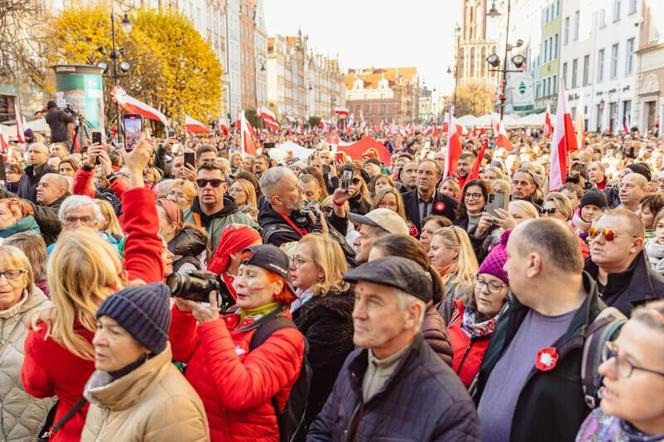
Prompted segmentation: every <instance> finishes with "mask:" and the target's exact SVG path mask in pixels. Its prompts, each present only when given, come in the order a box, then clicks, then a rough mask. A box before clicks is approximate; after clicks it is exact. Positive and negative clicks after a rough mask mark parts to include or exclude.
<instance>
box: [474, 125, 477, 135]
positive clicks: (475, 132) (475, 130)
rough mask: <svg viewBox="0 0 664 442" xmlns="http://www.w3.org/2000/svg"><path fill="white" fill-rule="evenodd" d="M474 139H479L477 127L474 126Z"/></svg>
mask: <svg viewBox="0 0 664 442" xmlns="http://www.w3.org/2000/svg"><path fill="white" fill-rule="evenodd" d="M473 138H477V126H473Z"/></svg>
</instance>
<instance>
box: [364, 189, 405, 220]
mask: <svg viewBox="0 0 664 442" xmlns="http://www.w3.org/2000/svg"><path fill="white" fill-rule="evenodd" d="M387 194H392V195H394V196H395V197H396V199H397V213H398V214H399V216H400V217H401V218H403V219H404V221H406V209H405V208H404V203H403V197H402V196H401V192H399V191H398V190H397V189H395V188H394V187H386V188H384V189H381V190H379V191H378V193H376V196H374V198H373V201H372V202H371V210H374V209H378V205H379V204H380V203H381V201H383V198H385V195H387Z"/></svg>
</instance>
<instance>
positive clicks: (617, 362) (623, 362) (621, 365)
mask: <svg viewBox="0 0 664 442" xmlns="http://www.w3.org/2000/svg"><path fill="white" fill-rule="evenodd" d="M619 350H620V349H619V348H618V345H617V344H616V343H615V342H612V341H609V342H606V343H605V344H604V349H603V350H602V361H604V362H606V361H608V360H609V359H612V358H613V364H614V365H613V369H614V370H615V371H616V375H617V376H618V378H621V379H627V378H629V377H630V376H631V375H632V373H633V372H634V370H641V371H645V372H647V373H652V374H657V375H660V376H664V372H661V371H657V370H652V369H650V368H645V367H639V366H636V365H634V364H632V363H631V362H629V361H628V360H627V359H626V358H625V357H624V356H620V354H619V353H620V351H619Z"/></svg>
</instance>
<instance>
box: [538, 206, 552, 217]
mask: <svg viewBox="0 0 664 442" xmlns="http://www.w3.org/2000/svg"><path fill="white" fill-rule="evenodd" d="M539 213H540V215H553V214H554V213H556V208H555V207H552V208H550V209H539Z"/></svg>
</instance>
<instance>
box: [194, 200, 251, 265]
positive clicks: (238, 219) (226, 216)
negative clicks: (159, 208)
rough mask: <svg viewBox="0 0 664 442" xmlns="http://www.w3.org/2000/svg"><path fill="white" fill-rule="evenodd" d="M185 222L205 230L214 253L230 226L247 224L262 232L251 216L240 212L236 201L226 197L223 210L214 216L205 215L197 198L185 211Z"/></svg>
mask: <svg viewBox="0 0 664 442" xmlns="http://www.w3.org/2000/svg"><path fill="white" fill-rule="evenodd" d="M184 222H185V223H187V224H193V225H195V226H199V227H203V228H204V229H205V231H206V232H207V234H208V237H209V239H208V245H209V246H210V249H211V251H212V253H214V251H215V250H217V246H218V245H219V240H220V239H221V233H222V232H223V230H224V228H226V226H228V225H230V224H245V225H247V226H249V227H251V228H253V229H255V230H256V231H258V232H260V230H261V229H260V226H259V225H258V223H257V222H256V221H254V220H253V219H252V218H251V217H250V216H249V215H247V214H246V213H242V212H240V211H238V209H237V205H236V204H235V201H233V199H232V198H230V197H224V207H223V209H221V210H220V211H218V212H217V213H213V214H212V215H206V214H205V213H203V211H202V210H201V207H200V204H199V203H198V198H196V199H195V200H194V202H193V204H192V205H191V207H190V208H189V209H186V210H185V211H184Z"/></svg>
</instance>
